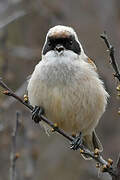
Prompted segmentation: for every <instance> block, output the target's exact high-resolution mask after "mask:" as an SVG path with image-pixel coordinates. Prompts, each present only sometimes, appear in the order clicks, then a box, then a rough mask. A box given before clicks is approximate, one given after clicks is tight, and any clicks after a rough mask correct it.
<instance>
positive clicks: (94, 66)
mask: <svg viewBox="0 0 120 180" xmlns="http://www.w3.org/2000/svg"><path fill="white" fill-rule="evenodd" d="M87 62H88V63H89V64H90V65H92V66H93V68H94V69H95V71H97V67H96V65H95V63H94V62H93V60H92V59H90V58H87Z"/></svg>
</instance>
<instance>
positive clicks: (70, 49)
mask: <svg viewBox="0 0 120 180" xmlns="http://www.w3.org/2000/svg"><path fill="white" fill-rule="evenodd" d="M51 53H52V54H55V55H56V56H62V55H64V54H65V53H68V55H69V53H70V54H71V53H72V54H73V53H74V55H81V54H84V51H83V48H82V46H81V44H80V42H79V40H78V37H77V34H76V32H75V31H74V30H73V29H72V28H71V27H67V26H62V25H57V26H55V27H53V28H51V29H50V30H49V31H48V33H47V36H46V40H45V44H44V46H43V50H42V55H43V56H45V55H47V54H51Z"/></svg>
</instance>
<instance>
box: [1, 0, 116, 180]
mask: <svg viewBox="0 0 120 180" xmlns="http://www.w3.org/2000/svg"><path fill="white" fill-rule="evenodd" d="M58 24H63V25H68V26H72V27H73V28H74V29H75V30H76V32H77V34H78V36H79V40H80V41H81V43H82V45H83V47H84V50H85V52H86V54H87V55H88V56H89V57H90V58H92V59H93V60H94V61H95V63H96V65H97V67H98V71H99V74H100V77H101V78H102V79H103V80H104V82H105V86H106V89H107V91H108V92H109V94H110V98H109V102H108V107H107V110H106V112H105V114H104V115H103V117H102V119H101V121H100V123H99V126H98V127H97V130H96V131H97V133H98V135H99V137H100V139H101V141H102V143H103V147H104V152H103V156H104V157H105V158H106V159H107V158H109V157H111V158H112V159H113V160H114V161H116V160H117V157H118V154H119V152H120V117H119V116H120V115H119V114H118V110H119V103H120V101H119V97H118V96H117V91H116V86H117V81H116V80H115V79H114V78H113V75H112V73H113V71H112V68H111V66H110V64H109V63H108V62H109V55H108V53H107V51H106V46H105V44H104V42H103V41H102V40H101V39H100V34H101V33H102V32H103V31H104V30H106V31H107V33H108V36H109V37H110V40H111V42H112V44H113V45H114V46H115V48H116V52H115V56H116V59H117V61H118V64H119V66H120V62H119V59H120V58H119V56H120V53H119V51H120V1H119V0H116V1H115V0H105V1H104V0H100V1H96V0H91V1H89V0H76V1H73V0H61V1H58V0H51V1H49V0H34V1H33V0H11V1H10V0H0V77H2V78H3V80H4V81H5V82H6V83H7V84H8V86H9V87H10V88H12V89H13V90H14V91H15V92H16V93H17V94H18V95H19V96H21V97H23V95H24V94H25V93H26V86H27V84H26V78H27V77H28V76H29V75H30V74H31V73H32V71H33V69H34V67H35V65H36V64H37V63H38V62H39V60H40V59H41V49H42V46H43V43H44V40H45V36H46V33H47V31H48V29H49V28H50V27H53V26H54V25H58ZM17 110H19V111H20V112H21V116H20V120H21V126H20V128H19V131H18V137H17V151H18V152H19V153H20V158H19V159H18V160H17V164H16V168H17V169H16V172H17V174H16V175H17V177H16V179H17V180H48V179H49V180H56V179H57V180H61V179H62V180H66V179H69V180H79V179H82V180H98V179H99V180H104V179H106V180H107V179H108V180H109V179H110V177H109V176H108V175H105V174H103V175H102V174H100V175H99V176H98V170H97V169H96V168H95V162H94V161H92V162H91V161H85V160H84V159H82V157H81V156H80V153H79V152H73V151H71V150H70V149H69V146H70V145H69V143H68V142H67V141H66V140H65V139H64V138H63V137H61V136H60V135H57V134H54V135H52V136H50V137H48V136H46V134H45V132H44V131H43V129H41V127H40V126H39V125H36V124H35V123H34V122H33V121H32V120H31V114H30V112H29V110H27V109H26V108H25V107H24V106H23V105H21V104H20V103H18V102H16V101H15V100H14V99H12V98H9V97H6V96H4V95H3V94H2V93H0V180H3V179H4V180H8V179H10V175H9V169H10V152H11V133H12V130H13V127H14V126H15V119H16V117H15V113H16V111H17Z"/></svg>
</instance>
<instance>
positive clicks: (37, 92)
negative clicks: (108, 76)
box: [27, 25, 109, 159]
mask: <svg viewBox="0 0 120 180" xmlns="http://www.w3.org/2000/svg"><path fill="white" fill-rule="evenodd" d="M27 89H28V98H29V101H30V104H31V105H33V106H39V107H43V108H44V110H45V116H46V117H47V118H48V119H49V120H51V121H53V122H54V123H57V124H58V126H59V127H60V128H62V129H63V130H65V131H66V132H68V133H69V134H72V133H75V134H79V133H80V132H81V133H82V140H83V144H84V145H85V146H86V147H87V148H89V149H90V150H92V151H93V150H94V149H95V148H98V149H99V150H100V151H102V149H103V148H102V145H101V143H100V141H99V139H98V137H97V135H96V133H95V128H96V126H97V124H98V122H99V119H100V118H101V116H102V114H103V113H104V111H105V108H106V105H107V98H108V97H109V95H108V93H107V92H106V90H105V88H104V85H103V82H102V81H101V80H100V79H99V76H98V73H97V68H96V65H95V64H94V62H93V61H92V60H91V59H90V58H89V57H88V56H87V55H86V54H85V53H84V50H83V48H82V45H81V43H80V41H79V40H78V37H77V34H76V33H75V31H74V30H73V29H72V28H71V27H67V26H61V25H58V26H55V27H53V28H51V29H50V30H49V31H48V33H47V36H46V40H45V44H44V46H43V50H42V60H41V61H40V62H39V63H38V64H37V65H36V67H35V70H34V72H33V74H32V76H31V78H30V81H29V84H28V88H27ZM40 124H42V125H43V127H44V128H45V130H46V132H47V133H49V132H50V127H48V125H46V124H45V123H44V122H43V121H41V122H40ZM85 158H86V159H87V158H88V157H87V156H86V157H85Z"/></svg>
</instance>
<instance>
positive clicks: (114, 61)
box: [100, 32, 120, 81]
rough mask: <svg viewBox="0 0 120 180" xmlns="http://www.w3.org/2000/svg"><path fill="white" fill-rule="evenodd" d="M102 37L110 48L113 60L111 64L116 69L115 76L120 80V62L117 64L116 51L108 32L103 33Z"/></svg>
mask: <svg viewBox="0 0 120 180" xmlns="http://www.w3.org/2000/svg"><path fill="white" fill-rule="evenodd" d="M100 37H101V38H102V39H103V40H104V42H105V44H106V46H107V48H108V51H109V55H110V59H111V61H110V62H111V65H112V67H113V69H114V71H115V74H114V76H115V77H117V79H118V80H119V81H120V70H119V67H118V64H117V62H116V59H115V56H114V51H115V49H114V47H113V46H112V45H111V44H110V42H109V40H108V36H107V34H106V32H104V33H103V34H101V36H100Z"/></svg>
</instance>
